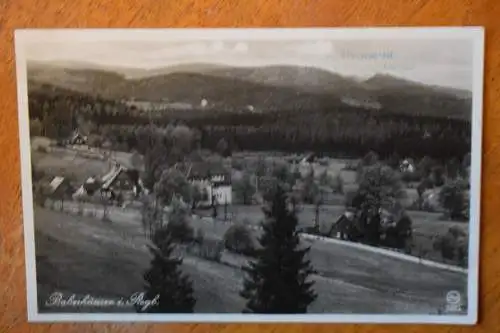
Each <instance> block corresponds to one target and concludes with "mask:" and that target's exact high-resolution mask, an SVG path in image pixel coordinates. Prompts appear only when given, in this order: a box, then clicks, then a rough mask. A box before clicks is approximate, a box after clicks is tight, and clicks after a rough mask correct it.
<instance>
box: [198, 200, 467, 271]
mask: <svg viewBox="0 0 500 333" xmlns="http://www.w3.org/2000/svg"><path fill="white" fill-rule="evenodd" d="M344 211H345V209H344V207H343V206H340V205H339V206H334V205H330V206H322V207H321V208H320V215H319V219H320V231H321V232H328V231H329V230H330V227H331V225H332V223H334V222H335V221H337V219H338V218H339V217H340V215H341V214H342V213H344ZM204 214H207V215H210V211H207V212H204ZM223 214H224V210H223V209H222V208H221V209H220V210H219V217H220V218H221V219H222V218H223V216H224V215H223ZM228 215H229V216H230V219H231V220H233V221H236V222H240V223H245V224H251V225H258V224H260V222H261V221H262V220H263V218H264V214H263V212H262V210H261V208H260V207H259V206H255V205H254V206H244V205H233V206H232V207H230V208H229V214H228ZM408 215H409V216H410V218H411V219H412V221H413V235H414V237H413V247H412V252H411V254H412V255H414V256H419V257H424V258H426V259H430V260H434V261H440V262H445V263H450V264H454V263H453V262H451V261H449V260H446V259H443V258H442V256H441V253H440V252H439V251H436V250H435V249H434V248H433V243H434V240H435V238H436V237H437V236H442V235H445V234H446V233H447V232H448V230H449V228H450V227H457V228H460V229H462V230H464V231H465V232H466V233H467V234H468V231H469V224H468V223H463V222H456V221H443V220H441V216H442V214H441V213H429V212H421V211H409V212H408ZM298 219H299V225H300V227H310V226H313V225H314V219H315V209H314V207H313V206H311V205H304V206H302V207H301V208H300V210H299V213H298Z"/></svg>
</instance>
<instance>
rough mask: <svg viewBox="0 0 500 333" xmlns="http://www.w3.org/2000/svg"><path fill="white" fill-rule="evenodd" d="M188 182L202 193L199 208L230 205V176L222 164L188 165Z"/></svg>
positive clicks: (200, 163) (202, 163)
mask: <svg viewBox="0 0 500 333" xmlns="http://www.w3.org/2000/svg"><path fill="white" fill-rule="evenodd" d="M187 178H188V180H189V181H190V182H191V183H192V184H193V185H195V186H197V187H198V189H199V190H200V192H201V193H202V196H201V200H200V202H199V203H198V204H199V205H200V206H212V205H226V204H227V205H229V204H231V203H232V192H233V190H232V185H231V174H230V172H229V171H228V170H227V169H226V168H225V167H224V166H223V165H222V163H211V162H206V161H204V162H196V163H193V164H191V165H190V167H189V169H188V172H187Z"/></svg>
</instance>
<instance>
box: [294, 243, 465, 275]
mask: <svg viewBox="0 0 500 333" xmlns="http://www.w3.org/2000/svg"><path fill="white" fill-rule="evenodd" d="M300 237H301V238H304V239H309V240H319V241H322V242H325V243H331V244H337V245H343V246H347V247H352V248H355V249H359V250H364V251H368V252H372V253H378V254H382V255H385V256H388V257H392V258H396V259H401V260H405V261H408V262H413V263H417V264H420V265H423V266H427V267H433V268H439V269H443V270H448V271H452V272H457V273H463V274H467V273H468V269H467V268H462V267H458V266H454V265H448V264H443V263H439V262H435V261H432V260H427V259H421V258H418V257H415V256H411V255H409V254H405V253H399V252H396V251H392V250H387V249H382V248H379V247H374V246H369V245H365V244H360V243H353V242H349V241H344V240H341V239H335V238H329V237H323V236H316V235H311V234H307V233H300Z"/></svg>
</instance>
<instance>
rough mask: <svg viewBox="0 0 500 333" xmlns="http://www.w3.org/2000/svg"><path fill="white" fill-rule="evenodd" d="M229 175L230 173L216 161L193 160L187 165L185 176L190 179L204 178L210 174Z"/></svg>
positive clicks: (210, 175)
mask: <svg viewBox="0 0 500 333" xmlns="http://www.w3.org/2000/svg"><path fill="white" fill-rule="evenodd" d="M219 175H220V176H224V177H230V176H231V173H230V172H229V171H228V170H227V169H226V168H225V167H224V165H223V164H222V163H218V162H207V161H203V162H195V163H192V164H191V165H190V166H189V167H188V172H187V177H188V178H190V179H193V178H195V179H206V178H210V177H212V176H219Z"/></svg>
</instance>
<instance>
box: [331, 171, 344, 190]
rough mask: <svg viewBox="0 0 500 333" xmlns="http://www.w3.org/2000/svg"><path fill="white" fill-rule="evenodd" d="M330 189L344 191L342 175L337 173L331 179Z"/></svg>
mask: <svg viewBox="0 0 500 333" xmlns="http://www.w3.org/2000/svg"><path fill="white" fill-rule="evenodd" d="M331 185H332V190H333V191H334V192H335V193H339V194H343V193H344V179H343V178H342V175H341V174H340V173H338V174H337V175H336V176H335V177H334V178H333V179H332V184H331Z"/></svg>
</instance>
